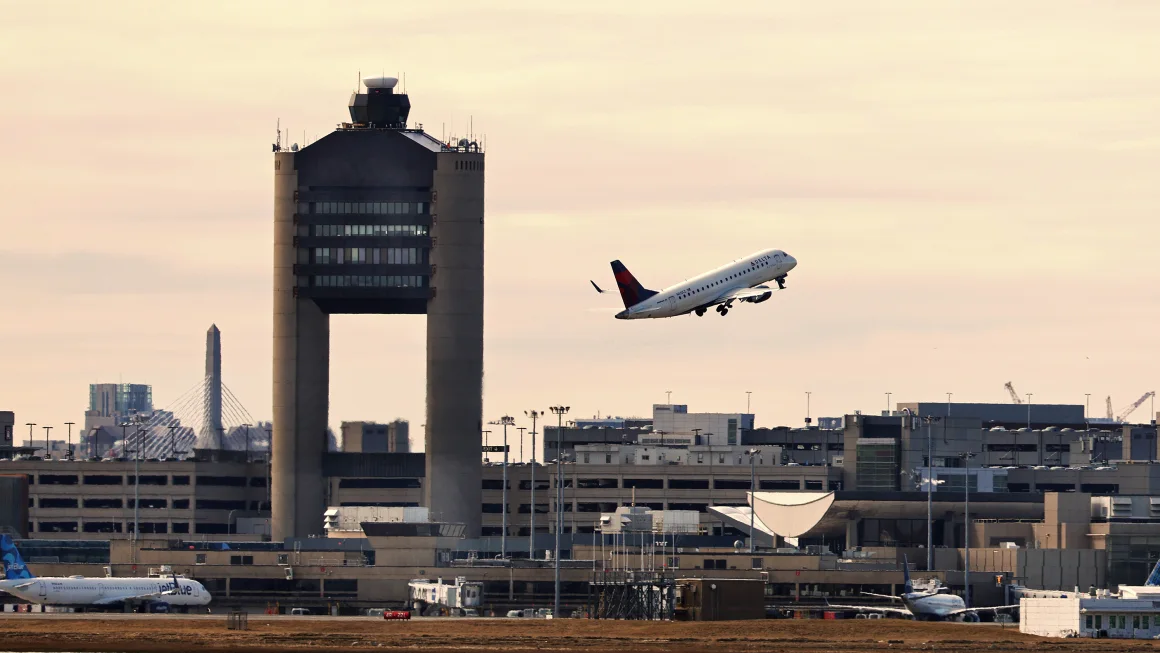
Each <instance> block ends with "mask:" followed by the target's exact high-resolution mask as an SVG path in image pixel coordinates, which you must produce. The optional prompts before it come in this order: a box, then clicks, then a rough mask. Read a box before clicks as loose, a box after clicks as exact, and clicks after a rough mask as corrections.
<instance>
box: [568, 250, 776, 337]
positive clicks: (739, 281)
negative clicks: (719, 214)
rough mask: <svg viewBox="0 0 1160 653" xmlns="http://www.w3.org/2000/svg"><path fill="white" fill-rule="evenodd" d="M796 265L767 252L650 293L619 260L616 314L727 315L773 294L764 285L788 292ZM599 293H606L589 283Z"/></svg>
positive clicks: (631, 316)
mask: <svg viewBox="0 0 1160 653" xmlns="http://www.w3.org/2000/svg"><path fill="white" fill-rule="evenodd" d="M796 266H797V260H796V259H795V258H794V257H792V256H790V255H789V254H786V253H785V252H783V251H781V250H780V249H766V250H762V251H760V252H757V253H756V254H751V255H750V256H746V257H743V258H739V259H737V260H736V261H733V262H732V263H729V264H727V265H723V266H721V267H719V268H717V269H715V270H711V271H709V272H706V273H704V274H701V275H698V276H696V277H693V278H692V279H688V280H686V281H683V282H681V283H679V284H676V285H673V286H669V287H668V288H665V289H664V290H660V291H656V290H649V289H647V288H645V287H644V286H642V285H640V282H639V281H637V280H636V277H634V276H632V273H631V272H629V271H628V268H626V267H624V264H622V263H621V262H620V261H613V262H612V274H613V276H614V277H615V278H616V285H617V287H618V288H619V289H620V297H621V299H623V300H624V310H623V311H621V312H619V313H617V314H616V318H617V319H618V320H638V319H643V318H659V317H673V316H675V315H684V314H686V313H695V314H697V315H698V316H701V315H704V314H705V311H706V309H708V308H709V307H711V306H716V307H717V308H716V311H717V312H718V313H720V314H721V315H725V314H727V313H728V312H729V309H730V308H732V306H733V302H750V303H753V304H759V303H761V302H763V301H765V300H767V299H769V298H770V297H771V296H772V295H773V289H772V288H769V287H768V286H765V285H763V284H765V283H768V282H769V281H776V282H777V286H778V288H779V289H782V290H784V289H785V277H786V275H787V274H789V271H790V270H792V269H794V268H795V267H796ZM589 283H591V284H592V287H593V288H595V289H596V291H597V292H601V293H603V292H605V291H604V290H602V289H601V288H600V286H598V285H596V282H595V281H589Z"/></svg>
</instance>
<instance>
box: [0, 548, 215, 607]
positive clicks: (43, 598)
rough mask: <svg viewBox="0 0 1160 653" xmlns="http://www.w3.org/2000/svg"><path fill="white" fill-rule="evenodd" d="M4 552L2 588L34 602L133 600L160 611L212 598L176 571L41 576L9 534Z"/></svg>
mask: <svg viewBox="0 0 1160 653" xmlns="http://www.w3.org/2000/svg"><path fill="white" fill-rule="evenodd" d="M0 555H2V556H3V563H4V580H0V590H3V591H5V592H8V593H9V594H11V595H13V596H16V597H19V598H21V599H24V600H25V601H28V602H30V603H39V604H43V605H63V606H73V607H85V606H93V607H103V606H113V605H124V604H126V603H129V604H134V605H145V606H147V607H149V608H152V609H155V610H156V609H159V608H162V606H164V608H162V609H168V608H169V606H175V607H179V608H185V609H187V608H189V607H190V606H201V605H206V604H208V603H209V602H210V600H211V599H212V597H211V596H210V593H209V592H208V591H206V589H205V587H204V586H203V585H202V584H201V583H199V582H197V581H195V580H189V579H187V578H179V577H178V576H177V575H176V574H175V575H173V576H171V577H167V578H160V577H156V578H155V577H145V578H85V577H84V576H67V577H47V576H46V577H37V576H34V575H33V574H32V572H30V571H28V567H27V566H26V565H25V564H24V558H22V557H21V555H20V551H18V550H17V549H16V543H15V542H13V541H12V538H11V537H9V536H7V535H0Z"/></svg>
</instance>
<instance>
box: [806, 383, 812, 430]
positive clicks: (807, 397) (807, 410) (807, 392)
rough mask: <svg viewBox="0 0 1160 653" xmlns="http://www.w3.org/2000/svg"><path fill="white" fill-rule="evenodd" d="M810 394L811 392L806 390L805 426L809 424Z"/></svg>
mask: <svg viewBox="0 0 1160 653" xmlns="http://www.w3.org/2000/svg"><path fill="white" fill-rule="evenodd" d="M812 394H813V393H812V392H810V391H808V390H807V391H806V427H809V425H810V395H812Z"/></svg>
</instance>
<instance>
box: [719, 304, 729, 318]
mask: <svg viewBox="0 0 1160 653" xmlns="http://www.w3.org/2000/svg"><path fill="white" fill-rule="evenodd" d="M717 312H718V313H720V314H721V317H725V315H727V314H728V313H729V307H728V306H726V305H724V304H722V305H721V306H718V307H717Z"/></svg>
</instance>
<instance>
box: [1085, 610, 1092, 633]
mask: <svg viewBox="0 0 1160 653" xmlns="http://www.w3.org/2000/svg"><path fill="white" fill-rule="evenodd" d="M1083 625H1084V628H1087V629H1088V630H1091V629H1092V616H1091V615H1090V614H1089V615H1087V617H1085V618H1084V624H1083Z"/></svg>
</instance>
